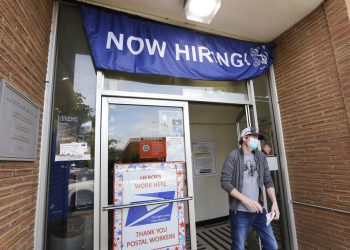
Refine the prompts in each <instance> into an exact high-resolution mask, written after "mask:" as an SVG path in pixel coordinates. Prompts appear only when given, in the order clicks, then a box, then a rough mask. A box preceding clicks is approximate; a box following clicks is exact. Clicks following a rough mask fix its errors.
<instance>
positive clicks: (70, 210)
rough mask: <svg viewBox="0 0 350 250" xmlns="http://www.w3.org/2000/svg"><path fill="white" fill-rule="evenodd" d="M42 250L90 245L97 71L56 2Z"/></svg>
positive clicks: (70, 14)
mask: <svg viewBox="0 0 350 250" xmlns="http://www.w3.org/2000/svg"><path fill="white" fill-rule="evenodd" d="M54 89H55V92H54V103H53V112H52V132H51V157H50V162H49V166H50V176H49V181H48V185H49V188H48V190H49V192H48V204H47V227H46V228H47V233H46V249H93V208H94V160H93V158H94V154H93V153H94V150H93V149H94V124H95V92H96V73H95V69H94V66H93V63H92V60H91V57H90V51H89V47H88V44H87V41H86V38H85V34H84V30H83V27H82V23H81V20H80V15H79V11H78V9H77V8H76V7H72V6H66V5H61V6H60V13H59V24H58V40H57V55H56V68H55V80H54Z"/></svg>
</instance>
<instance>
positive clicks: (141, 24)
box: [80, 5, 273, 80]
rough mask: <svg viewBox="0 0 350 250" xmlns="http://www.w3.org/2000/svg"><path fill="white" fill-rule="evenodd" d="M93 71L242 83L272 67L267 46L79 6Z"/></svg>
mask: <svg viewBox="0 0 350 250" xmlns="http://www.w3.org/2000/svg"><path fill="white" fill-rule="evenodd" d="M80 12H81V15H82V18H83V23H84V27H85V31H86V34H87V37H88V41H89V44H90V47H91V51H92V56H93V60H94V63H95V66H96V67H97V68H100V69H107V70H118V71H126V72H130V73H141V74H157V75H166V76H171V77H183V78H190V79H203V80H243V79H248V78H254V77H257V76H259V75H261V74H262V73H264V72H265V71H266V70H267V69H268V68H269V67H270V66H271V64H272V59H273V56H272V47H273V46H272V44H271V43H265V44H264V43H254V42H248V41H241V40H236V39H230V38H225V37H219V36H213V35H206V34H203V33H198V32H195V31H193V30H189V29H184V28H179V27H176V26H172V25H166V24H162V23H159V22H154V21H150V20H146V19H143V18H140V17H135V16H129V15H122V14H119V13H116V12H111V11H106V10H103V9H98V8H92V7H89V6H85V5H82V6H81V7H80Z"/></svg>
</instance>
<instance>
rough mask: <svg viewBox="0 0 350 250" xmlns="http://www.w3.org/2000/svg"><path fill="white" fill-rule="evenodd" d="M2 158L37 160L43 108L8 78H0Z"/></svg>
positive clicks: (0, 156) (0, 142) (0, 144)
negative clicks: (14, 86) (13, 85)
mask: <svg viewBox="0 0 350 250" xmlns="http://www.w3.org/2000/svg"><path fill="white" fill-rule="evenodd" d="M0 119H1V121H0V135H1V140H0V160H10V161H35V159H36V154H37V144H38V129H39V119H40V109H39V108H38V107H37V106H36V105H35V104H34V103H33V102H32V101H31V100H29V99H28V98H27V97H25V96H24V95H23V94H21V93H20V92H19V91H17V90H16V89H15V88H13V87H12V86H11V85H10V84H9V83H7V82H6V81H4V80H1V81H0Z"/></svg>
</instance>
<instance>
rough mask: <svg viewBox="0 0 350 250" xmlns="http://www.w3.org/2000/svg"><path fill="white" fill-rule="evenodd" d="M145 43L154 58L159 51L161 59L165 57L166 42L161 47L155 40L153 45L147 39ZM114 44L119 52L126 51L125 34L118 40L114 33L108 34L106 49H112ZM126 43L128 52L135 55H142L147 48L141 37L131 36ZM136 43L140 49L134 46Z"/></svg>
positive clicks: (120, 35)
mask: <svg viewBox="0 0 350 250" xmlns="http://www.w3.org/2000/svg"><path fill="white" fill-rule="evenodd" d="M145 41H146V47H147V50H148V54H149V55H151V56H153V55H154V54H155V53H156V51H157V52H158V54H159V56H160V57H162V58H163V57H164V54H165V49H166V42H162V45H161V46H160V45H159V42H158V41H157V40H155V39H154V40H153V41H152V43H151V41H150V40H149V39H145ZM112 42H113V44H114V45H115V46H116V47H117V49H118V50H124V34H119V40H118V39H117V37H116V36H115V35H114V33H113V32H111V31H109V32H108V34H107V43H106V49H111V46H112ZM126 42H127V48H128V50H129V51H130V52H131V53H132V54H134V55H138V54H140V53H141V52H142V51H143V49H144V47H145V42H144V41H143V40H142V38H140V37H135V36H129V37H128V38H127V41H126ZM136 43H138V45H136V46H138V49H136V48H135V47H133V46H132V44H136Z"/></svg>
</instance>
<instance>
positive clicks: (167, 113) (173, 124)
mask: <svg viewBox="0 0 350 250" xmlns="http://www.w3.org/2000/svg"><path fill="white" fill-rule="evenodd" d="M159 134H160V135H162V136H183V118H182V112H181V111H173V110H159Z"/></svg>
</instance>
